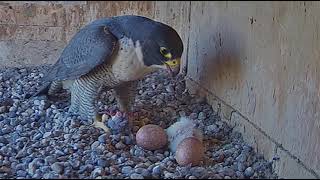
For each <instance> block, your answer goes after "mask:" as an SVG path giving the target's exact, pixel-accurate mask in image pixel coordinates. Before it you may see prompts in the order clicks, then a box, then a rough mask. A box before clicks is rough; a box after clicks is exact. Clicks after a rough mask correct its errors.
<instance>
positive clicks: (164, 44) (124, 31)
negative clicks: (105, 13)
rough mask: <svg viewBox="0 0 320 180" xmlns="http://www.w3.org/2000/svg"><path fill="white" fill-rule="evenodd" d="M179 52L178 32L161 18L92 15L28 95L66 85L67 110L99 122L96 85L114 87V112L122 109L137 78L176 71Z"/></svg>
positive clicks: (131, 96)
mask: <svg viewBox="0 0 320 180" xmlns="http://www.w3.org/2000/svg"><path fill="white" fill-rule="evenodd" d="M182 52H183V42H182V40H181V38H180V37H179V35H178V33H177V32H176V31H175V30H174V29H173V28H172V27H170V26H168V25H166V24H164V23H161V22H157V21H154V20H151V19H149V18H146V17H142V16H134V15H125V16H115V17H111V18H104V19H98V20H95V21H93V22H92V23H90V24H88V25H86V26H84V27H83V28H82V29H81V30H80V31H79V32H77V33H76V34H75V35H74V36H73V37H72V39H71V40H70V42H69V43H68V45H67V46H66V47H65V49H64V50H63V52H62V53H61V56H60V58H59V59H58V61H57V62H56V63H55V64H54V65H53V66H52V67H51V68H50V69H49V70H48V73H47V74H46V75H45V76H44V77H43V78H42V80H41V81H42V84H43V86H42V87H40V89H39V91H38V92H37V93H36V94H34V95H33V96H37V95H42V94H48V95H54V94H56V93H58V92H59V91H60V90H61V89H62V88H63V89H69V90H70V92H71V105H70V107H69V112H72V113H76V114H78V115H80V116H82V117H85V118H92V119H93V120H94V122H95V123H98V124H99V122H100V125H102V124H103V123H101V115H99V114H98V112H97V109H96V108H95V103H96V100H97V97H98V95H99V92H100V91H101V89H114V91H115V93H116V98H117V102H118V105H119V109H120V111H121V112H123V113H122V114H128V112H130V111H131V110H132V109H131V107H132V105H133V103H134V98H135V91H136V88H137V81H138V80H139V79H142V78H143V77H145V76H146V75H147V74H149V73H151V72H154V71H156V70H158V69H168V70H169V71H170V72H171V74H172V75H173V76H175V75H177V74H178V73H179V70H180V59H181V56H182ZM129 124H131V123H130V122H129ZM100 127H101V126H100ZM102 128H103V129H104V130H105V131H109V129H108V128H107V127H102Z"/></svg>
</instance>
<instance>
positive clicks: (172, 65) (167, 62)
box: [166, 59, 180, 67]
mask: <svg viewBox="0 0 320 180" xmlns="http://www.w3.org/2000/svg"><path fill="white" fill-rule="evenodd" d="M166 64H167V65H169V66H170V67H174V66H177V65H179V64H180V59H173V60H171V61H166Z"/></svg>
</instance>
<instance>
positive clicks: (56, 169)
mask: <svg viewBox="0 0 320 180" xmlns="http://www.w3.org/2000/svg"><path fill="white" fill-rule="evenodd" d="M50 167H51V169H52V170H53V171H54V172H56V173H58V174H62V173H63V170H64V167H63V165H62V164H61V163H59V162H55V163H53V164H52V165H51V166H50Z"/></svg>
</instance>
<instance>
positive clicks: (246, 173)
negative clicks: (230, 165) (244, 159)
mask: <svg viewBox="0 0 320 180" xmlns="http://www.w3.org/2000/svg"><path fill="white" fill-rule="evenodd" d="M253 174H254V171H253V169H252V167H248V168H247V169H246V170H245V171H244V175H245V176H246V177H251V176H253Z"/></svg>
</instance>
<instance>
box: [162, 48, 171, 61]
mask: <svg viewBox="0 0 320 180" xmlns="http://www.w3.org/2000/svg"><path fill="white" fill-rule="evenodd" d="M160 53H161V54H162V55H163V56H164V57H166V58H168V59H171V57H172V55H171V53H170V52H168V50H167V48H165V47H160Z"/></svg>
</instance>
